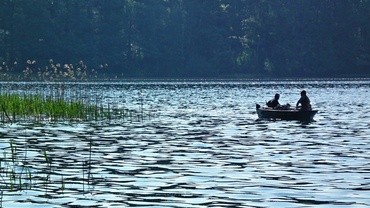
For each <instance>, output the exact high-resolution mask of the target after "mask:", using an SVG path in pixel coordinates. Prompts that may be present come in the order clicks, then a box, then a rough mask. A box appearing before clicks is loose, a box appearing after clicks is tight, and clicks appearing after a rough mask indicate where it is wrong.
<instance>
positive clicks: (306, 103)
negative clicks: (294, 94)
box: [296, 90, 312, 110]
mask: <svg viewBox="0 0 370 208" xmlns="http://www.w3.org/2000/svg"><path fill="white" fill-rule="evenodd" d="M296 108H297V109H299V110H312V108H311V102H310V99H309V98H308V97H307V92H306V90H302V91H301V98H300V99H299V100H298V102H297V104H296Z"/></svg>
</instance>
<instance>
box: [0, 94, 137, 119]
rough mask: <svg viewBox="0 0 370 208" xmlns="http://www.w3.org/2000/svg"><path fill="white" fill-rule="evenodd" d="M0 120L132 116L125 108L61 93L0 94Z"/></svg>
mask: <svg viewBox="0 0 370 208" xmlns="http://www.w3.org/2000/svg"><path fill="white" fill-rule="evenodd" d="M0 112H1V114H0V120H1V121H2V122H3V123H9V122H10V123H15V122H18V121H32V122H35V121H36V122H37V121H45V120H46V121H90V120H104V119H108V120H110V119H117V118H121V119H122V118H125V117H132V112H131V111H129V110H127V109H118V108H112V107H111V106H109V105H108V106H107V107H103V105H101V104H99V103H95V104H91V103H84V102H83V101H81V100H66V99H64V98H62V97H56V98H53V97H42V96H38V95H26V94H24V95H19V94H0Z"/></svg>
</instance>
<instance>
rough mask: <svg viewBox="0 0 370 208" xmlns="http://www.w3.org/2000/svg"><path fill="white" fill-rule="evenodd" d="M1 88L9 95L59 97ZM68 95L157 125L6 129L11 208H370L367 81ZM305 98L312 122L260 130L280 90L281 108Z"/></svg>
mask: <svg viewBox="0 0 370 208" xmlns="http://www.w3.org/2000/svg"><path fill="white" fill-rule="evenodd" d="M1 85H2V90H3V92H4V91H16V92H21V93H22V92H23V91H24V90H26V91H27V92H39V91H40V89H43V90H42V91H43V92H44V93H50V92H49V91H48V90H47V89H49V90H50V91H52V89H53V85H48V86H45V85H42V84H37V83H36V84H35V83H34V84H32V85H30V84H27V83H1ZM64 87H65V90H66V94H68V96H71V97H73V96H75V95H78V96H80V97H85V99H92V100H94V99H95V100H96V99H99V100H100V102H103V103H105V104H108V103H110V105H113V106H117V107H126V108H129V109H133V110H137V111H144V112H148V113H150V115H152V116H150V117H146V118H144V119H138V120H135V119H127V120H115V121H114V120H113V121H100V122H86V123H76V122H54V123H51V122H43V123H39V124H32V123H18V124H12V125H10V124H5V125H2V126H1V128H0V136H1V140H0V148H1V151H2V152H3V153H2V156H1V158H2V166H1V167H2V169H0V170H2V171H1V172H0V175H1V177H0V181H2V186H1V190H2V191H3V194H2V196H1V203H2V206H3V207H128V206H136V207H147V206H151V207H369V206H370V197H369V196H370V154H369V153H370V136H369V135H370V112H369V109H370V102H369V99H370V81H368V80H331V81H323V80H319V81H300V82H298V81H233V82H231V81H212V82H206V81H204V82H183V81H174V82H158V81H157V82H122V83H110V84H107V83H84V84H82V85H80V84H69V85H66V86H64ZM45 89H46V90H45ZM301 89H306V90H307V92H308V96H309V97H310V99H311V101H312V104H313V107H314V108H315V109H318V110H319V113H318V114H317V115H316V116H315V121H314V122H312V123H300V122H296V121H276V122H273V121H258V120H257V115H256V113H255V103H263V102H265V101H266V100H269V99H271V98H272V97H273V95H274V94H275V93H276V92H278V93H280V94H281V98H280V102H281V103H287V102H289V103H290V104H295V102H296V101H297V100H298V98H299V92H300V90H301ZM88 95H91V96H90V97H89V96H88ZM10 141H13V144H12V145H13V147H14V146H15V147H16V157H15V161H14V164H15V165H13V166H11V167H15V168H14V169H15V171H14V172H16V173H21V172H22V171H23V173H25V172H27V173H30V174H29V175H30V177H29V178H27V176H24V177H23V178H22V181H21V182H19V180H16V181H18V182H16V183H18V184H22V187H23V188H22V190H16V189H15V188H13V189H12V190H11V189H10V185H9V181H11V180H10V179H9V175H6V174H5V173H4V169H5V168H4V167H6V164H7V165H8V169H9V167H10V165H9V164H10V163H11V162H9V161H10V155H11V147H10V144H11V142H10ZM45 151H46V155H47V159H46V158H45ZM4 156H5V157H6V158H7V161H8V163H6V160H5V159H6V158H4ZM11 164H13V163H11ZM24 167H27V168H26V169H25V168H24ZM6 185H7V186H6ZM25 187H30V188H25Z"/></svg>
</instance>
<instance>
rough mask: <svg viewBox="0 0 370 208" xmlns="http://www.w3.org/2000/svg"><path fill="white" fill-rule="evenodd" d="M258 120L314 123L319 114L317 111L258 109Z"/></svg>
mask: <svg viewBox="0 0 370 208" xmlns="http://www.w3.org/2000/svg"><path fill="white" fill-rule="evenodd" d="M256 110H257V114H258V118H260V119H273V120H298V121H312V120H313V117H314V116H315V115H316V113H317V112H318V111H317V110H308V111H301V110H296V109H286V110H275V109H271V108H261V107H257V108H256Z"/></svg>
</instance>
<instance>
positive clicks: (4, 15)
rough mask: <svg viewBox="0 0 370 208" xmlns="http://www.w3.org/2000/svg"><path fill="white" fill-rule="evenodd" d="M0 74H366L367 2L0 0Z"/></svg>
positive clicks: (369, 67) (369, 69) (369, 45)
mask: <svg viewBox="0 0 370 208" xmlns="http://www.w3.org/2000/svg"><path fill="white" fill-rule="evenodd" d="M0 71H1V72H0V73H1V76H2V77H5V76H8V75H7V74H23V76H24V77H32V74H34V75H38V77H40V78H46V77H54V78H58V77H59V78H61V77H63V76H64V77H67V76H70V77H84V76H86V73H90V74H91V73H92V72H94V73H95V74H96V75H98V76H99V74H100V73H102V74H105V75H106V76H108V75H110V76H118V77H153V78H154V77H157V78H163V77H334V76H368V75H370V0H1V1H0ZM96 75H95V76H96Z"/></svg>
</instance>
